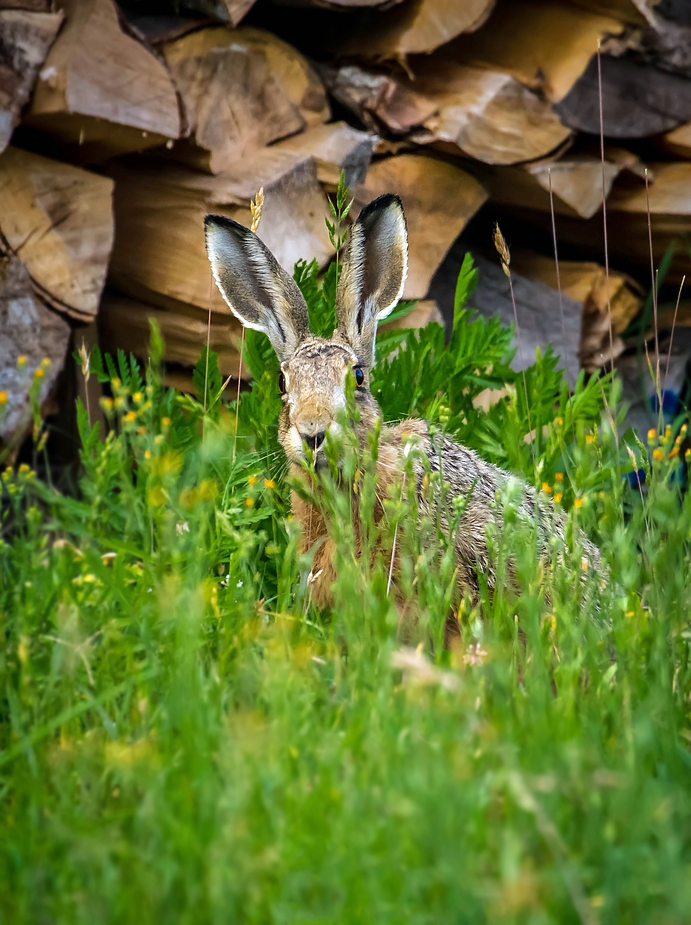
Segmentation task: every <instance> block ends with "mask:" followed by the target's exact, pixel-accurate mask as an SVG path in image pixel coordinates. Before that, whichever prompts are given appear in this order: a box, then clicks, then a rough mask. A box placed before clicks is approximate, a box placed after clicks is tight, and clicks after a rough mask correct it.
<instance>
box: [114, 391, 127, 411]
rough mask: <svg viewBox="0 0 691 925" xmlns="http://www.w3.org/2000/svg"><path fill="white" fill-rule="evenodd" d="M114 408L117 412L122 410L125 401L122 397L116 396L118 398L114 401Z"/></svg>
mask: <svg viewBox="0 0 691 925" xmlns="http://www.w3.org/2000/svg"><path fill="white" fill-rule="evenodd" d="M115 407H116V408H117V409H118V410H119V409H120V408H124V407H125V399H124V398H123V397H122V395H118V397H117V398H116V399H115Z"/></svg>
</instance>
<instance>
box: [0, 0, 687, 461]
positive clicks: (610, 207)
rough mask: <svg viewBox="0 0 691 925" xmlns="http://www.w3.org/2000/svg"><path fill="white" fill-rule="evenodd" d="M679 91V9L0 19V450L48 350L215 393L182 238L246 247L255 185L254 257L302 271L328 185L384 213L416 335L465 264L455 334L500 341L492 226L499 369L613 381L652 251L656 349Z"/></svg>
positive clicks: (368, 9) (263, 6)
mask: <svg viewBox="0 0 691 925" xmlns="http://www.w3.org/2000/svg"><path fill="white" fill-rule="evenodd" d="M598 49H599V54H598ZM690 77H691V14H689V9H688V4H686V3H685V2H683V0H660V2H658V3H656V2H655V0H295V4H293V3H292V2H291V0H256V2H254V3H253V0H179V2H178V0H122V3H121V4H120V5H118V4H117V3H116V0H1V2H0V152H1V153H0V440H1V441H4V442H5V443H7V442H8V441H10V440H12V439H15V440H16V439H17V435H18V434H21V433H22V430H23V429H26V424H27V421H28V413H29V400H28V391H27V382H29V381H31V377H32V376H34V375H35V372H36V371H37V370H41V372H40V373H38V376H39V378H40V383H39V387H38V394H39V397H40V399H41V400H42V401H45V400H47V398H48V396H49V395H50V394H51V391H52V390H53V389H54V387H55V384H56V382H57V380H58V376H59V374H60V370H61V369H62V367H63V365H64V363H65V358H66V356H67V355H68V352H69V349H70V343H72V345H73V346H79V345H80V344H81V342H82V339H84V338H86V339H87V341H90V342H93V341H94V339H95V338H96V337H98V339H100V342H101V344H102V345H103V346H104V347H105V348H106V349H108V350H114V349H115V348H117V347H122V348H124V349H125V350H127V351H131V352H133V353H134V354H135V355H137V356H139V357H142V358H145V357H146V352H147V343H148V338H149V319H150V318H155V319H156V321H157V322H158V325H159V327H160V329H161V332H162V334H163V337H164V340H165V344H166V359H167V360H168V363H169V368H170V371H171V376H172V377H173V378H174V379H175V377H176V376H177V380H176V381H182V382H184V380H185V376H186V375H189V368H190V367H191V366H192V365H193V364H194V363H195V362H196V360H197V359H198V357H199V353H200V350H201V348H202V346H203V345H204V344H205V343H206V342H207V340H208V341H209V342H210V345H211V347H212V348H213V349H215V350H216V351H217V352H218V354H219V361H220V366H221V370H222V372H223V373H224V374H225V375H226V376H237V375H238V372H239V369H240V362H239V340H238V333H239V328H238V325H237V323H236V322H235V320H234V318H233V317H232V316H231V315H230V313H229V311H228V308H227V306H226V305H225V303H224V302H223V301H222V299H221V298H220V295H219V294H218V292H217V290H216V288H215V287H214V286H213V285H212V280H211V276H210V272H209V266H208V262H207V260H206V256H205V252H204V239H203V233H202V220H203V217H204V215H205V213H206V212H209V211H212V212H217V213H220V214H223V215H226V216H229V217H232V218H234V219H236V220H238V221H240V222H243V223H244V224H247V225H249V224H250V208H249V207H250V202H251V200H252V198H253V197H254V196H255V194H256V192H257V190H258V189H259V188H260V187H263V190H264V200H265V201H264V208H263V213H262V218H261V224H260V227H259V234H260V237H262V239H263V240H264V241H265V242H266V244H267V245H268V246H269V247H270V248H271V249H272V250H273V252H274V253H275V254H276V256H277V258H278V259H279V261H280V262H281V263H282V265H283V266H284V267H285V268H286V269H289V270H291V269H292V267H293V264H294V263H295V261H296V260H297V259H298V258H307V259H312V258H314V259H316V260H317V261H318V263H319V264H320V266H325V265H326V264H328V262H329V261H330V260H331V259H332V257H333V248H332V244H331V242H330V240H329V236H328V233H327V229H326V225H325V218H326V217H327V216H328V215H329V208H328V199H327V197H328V196H329V195H330V194H331V193H332V192H333V191H334V189H335V187H336V184H337V182H338V178H339V175H340V173H341V171H342V170H343V171H345V175H346V180H347V182H348V185H349V186H350V189H351V191H352V193H353V195H354V197H355V207H354V208H353V210H352V212H351V215H352V216H354V215H356V214H357V211H358V210H359V209H360V208H362V206H363V205H365V204H366V203H367V202H368V201H370V200H371V199H372V198H374V197H375V196H377V195H379V194H381V193H383V192H389V191H395V192H397V193H399V195H400V196H401V197H402V199H403V203H404V206H405V209H406V214H407V218H408V223H409V232H410V273H409V276H408V282H407V285H406V291H405V293H404V295H405V297H407V298H411V299H418V300H423V305H422V307H421V309H420V310H419V311H418V312H416V313H415V314H414V316H413V322H412V323H417V324H419V323H424V322H425V321H426V320H429V319H430V318H431V317H439V314H438V312H439V310H441V314H442V315H444V316H445V317H447V318H448V316H449V311H450V306H451V304H452V292H453V283H454V281H455V274H456V271H457V269H458V266H459V264H460V261H461V260H462V257H463V254H464V253H465V251H466V250H470V251H472V253H473V254H474V256H475V258H476V261H477V263H478V265H479V267H480V270H481V274H480V287H479V289H478V292H477V294H476V297H475V298H476V303H475V304H476V307H477V309H478V310H479V311H480V312H483V313H485V314H492V313H495V312H499V313H500V314H502V316H504V317H506V319H507V321H512V320H513V317H514V308H513V304H512V302H511V295H510V293H509V291H508V281H506V277H505V276H504V274H503V273H502V271H501V268H500V266H499V263H498V261H497V259H496V255H493V254H492V251H491V246H490V245H491V234H490V230H491V225H492V223H493V222H494V221H499V223H500V224H501V226H502V229H503V231H504V234H505V237H506V238H507V240H508V241H509V243H510V244H511V245H513V246H514V250H513V251H512V261H511V271H512V274H513V279H512V281H513V283H514V286H513V288H514V294H515V297H516V311H517V314H518V321H519V325H520V327H521V330H522V332H525V333H524V334H523V352H524V353H525V354H526V356H525V357H521V358H519V359H518V361H519V362H529V361H530V360H531V357H532V356H534V348H535V346H543V347H544V346H545V344H546V343H547V342H548V341H551V342H552V343H553V344H554V346H555V349H556V350H557V351H558V352H560V353H561V354H562V361H563V363H564V366H565V368H566V370H567V372H568V373H569V376H570V377H571V378H572V379H573V378H575V376H576V375H577V373H578V370H579V368H585V369H587V370H590V371H592V370H596V369H597V368H598V367H601V366H604V365H606V364H607V365H609V364H610V363H611V362H613V361H614V360H616V359H617V357H619V356H620V355H622V354H623V353H624V352H625V350H626V347H627V341H626V337H625V332H626V331H627V328H629V329H630V326H631V321H632V319H634V318H635V317H636V315H637V314H639V312H640V310H641V306H642V302H643V295H644V292H645V290H646V287H647V288H650V284H651V253H650V242H651V240H652V255H653V263H654V266H655V267H660V265H661V264H662V265H663V268H664V274H663V278H662V279H661V280H660V281H659V283H660V291H659V297H660V306H659V307H660V312H659V320H660V324H661V325H662V326H663V327H664V325H667V327H670V326H671V315H672V313H671V312H670V311H667V310H666V309H665V304H666V302H665V300H666V298H667V292H668V291H669V292H671V291H672V290H673V289H674V287H678V286H679V284H680V282H681V279H682V277H683V275H684V274H685V273H686V272H687V267H688V265H689V247H688V244H687V239H686V235H687V234H688V232H689V231H691V79H690ZM601 130H602V145H601V138H600V136H601ZM603 198H604V199H605V200H606V209H607V212H606V220H607V221H606V223H607V244H608V250H607V258H608V266H607V268H605V267H604V259H605V235H604V225H605V223H604V222H603V210H602V203H603ZM649 219H650V234H649V226H648V220H649ZM555 242H556V243H558V247H559V258H560V259H559V263H558V265H557V263H556V262H555V259H554V245H555ZM665 255H667V259H665V260H663V257H665ZM673 301H674V300H673V299H672V302H673ZM677 323H678V324H685V323H691V311H689V310H688V308H687V307H686V306H685V305H684V302H683V298H682V306H681V309H680V310H679V312H678V313H677ZM531 352H532V353H531ZM45 357H47V358H48V359H49V360H50V361H51V362H50V363H49V364H48V363H45V362H43V361H44V358H45Z"/></svg>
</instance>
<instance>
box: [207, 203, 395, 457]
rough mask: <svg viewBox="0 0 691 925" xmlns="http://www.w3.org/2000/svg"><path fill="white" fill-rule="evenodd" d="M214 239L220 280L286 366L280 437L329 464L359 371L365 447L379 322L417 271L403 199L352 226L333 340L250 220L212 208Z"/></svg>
mask: <svg viewBox="0 0 691 925" xmlns="http://www.w3.org/2000/svg"><path fill="white" fill-rule="evenodd" d="M205 227H206V246H207V251H208V254H209V260H210V261H211V267H212V270H213V274H214V278H215V280H216V284H217V285H218V288H219V289H220V291H221V294H222V296H223V298H224V299H225V301H226V302H227V303H228V306H229V307H230V310H231V311H232V312H233V314H234V315H236V316H237V317H238V318H239V319H240V321H241V322H242V323H243V324H244V325H245V326H246V327H248V328H252V329H253V330H255V331H263V332H264V333H265V334H266V335H267V337H268V338H269V340H270V341H271V345H272V346H273V348H274V350H275V351H276V354H277V356H278V359H279V362H280V364H281V371H280V373H279V388H280V389H281V392H282V394H283V410H282V412H281V421H280V439H281V443H282V444H283V448H284V449H285V451H286V455H287V457H288V459H289V460H290V461H291V462H296V463H298V462H300V461H302V460H304V459H305V448H306V447H309V448H310V449H311V450H312V451H313V452H314V454H315V463H316V464H317V465H323V464H324V462H325V460H324V453H323V443H324V439H325V436H326V433H327V432H330V433H332V434H337V433H338V427H339V425H338V423H337V418H338V417H339V416H340V415H341V414H342V413H343V411H344V409H345V408H346V381H347V377H348V376H349V375H352V376H354V378H355V400H356V404H357V407H358V410H359V411H360V422H359V424H358V425H357V431H356V432H357V434H358V438H359V440H360V442H361V444H363V445H364V441H365V439H366V434H367V431H368V430H370V429H371V428H372V427H373V426H374V425H375V424H376V422H377V419H378V417H379V413H380V412H379V406H378V405H377V403H376V401H375V399H374V398H373V397H372V394H371V393H370V391H369V377H370V370H371V368H372V364H373V363H374V345H375V337H376V331H377V322H378V321H379V320H380V319H381V318H385V317H386V316H387V315H388V314H389V313H390V312H391V311H392V309H393V308H394V307H395V305H396V303H397V302H398V300H399V298H400V297H401V294H402V292H403V284H404V283H405V278H406V274H407V269H408V236H407V231H406V223H405V216H404V214H403V207H402V206H401V202H400V200H399V199H398V197H397V196H392V195H388V196H381V197H380V198H379V199H376V200H375V201H374V202H372V203H370V205H368V206H367V207H366V208H364V209H363V210H362V212H361V213H360V216H359V218H358V220H357V222H355V224H354V225H353V226H352V228H351V229H350V234H349V236H348V243H347V244H346V247H345V252H344V257H343V268H342V271H341V278H340V280H339V284H338V291H337V295H336V317H337V321H338V326H337V328H336V330H335V331H334V333H333V336H332V338H331V340H325V339H323V338H320V337H314V336H313V335H312V334H311V333H310V329H309V318H308V316H307V305H306V304H305V300H304V299H303V297H302V294H301V292H300V290H299V289H298V287H297V285H296V283H295V282H294V280H293V279H291V277H290V276H288V274H287V273H285V272H284V270H282V269H281V267H280V266H279V265H278V262H277V261H276V259H275V257H274V256H273V254H272V253H271V252H270V251H269V250H268V249H267V248H266V247H265V245H264V244H263V243H262V242H261V241H260V240H259V238H258V237H257V236H256V235H255V234H253V233H252V232H251V231H248V230H247V228H245V227H244V226H243V225H239V224H238V223H237V222H234V221H231V220H230V219H227V218H222V217H221V216H218V215H207V217H206V221H205Z"/></svg>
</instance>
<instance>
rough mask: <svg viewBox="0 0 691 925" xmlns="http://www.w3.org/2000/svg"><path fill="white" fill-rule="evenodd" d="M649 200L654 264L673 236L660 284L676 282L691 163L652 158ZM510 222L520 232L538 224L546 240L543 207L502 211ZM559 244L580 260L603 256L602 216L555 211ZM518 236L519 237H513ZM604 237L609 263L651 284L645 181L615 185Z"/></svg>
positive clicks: (687, 220)
mask: <svg viewBox="0 0 691 925" xmlns="http://www.w3.org/2000/svg"><path fill="white" fill-rule="evenodd" d="M649 173H650V178H651V181H652V182H650V184H649V201H650V217H651V230H652V241H653V259H654V263H655V266H656V267H659V266H660V262H661V260H662V258H663V256H664V254H665V251H666V250H667V248H668V246H669V245H670V243H671V242H672V241H676V251H675V254H674V257H673V259H672V262H671V265H670V268H669V271H668V273H667V276H666V277H665V280H664V284H665V285H668V286H671V287H675V288H676V287H678V286H679V284H680V282H681V278H682V276H684V275H686V276H688V275H689V257H688V249H687V246H686V244H685V242H684V236H685V235H688V234H689V232H691V193H690V191H691V163H688V162H681V163H654V164H651V165H650V171H649ZM507 215H508V217H509V220H512V221H513V222H514V226H513V232H512V233H513V234H516V236H518V234H520V235H521V236H523V237H524V236H525V234H526V227H530V226H532V228H533V230H535V229H540V230H541V231H542V233H543V234H544V239H545V240H546V241H549V240H551V233H552V232H551V218H550V215H549V213H548V212H538V211H537V210H530V209H528V208H527V207H520V208H515V207H511V209H510V210H509V211H508V212H507ZM557 234H558V237H559V247H560V249H561V248H562V245H565V246H566V245H568V246H569V248H570V252H571V253H574V252H576V253H578V254H579V256H580V257H581V258H583V259H595V260H599V259H601V258H602V253H603V247H604V239H603V224H602V215H595V216H593V218H591V219H588V220H583V219H580V218H572V217H569V216H567V215H565V214H564V215H560V217H559V220H558V222H557ZM517 239H518V237H517ZM607 240H608V247H609V256H610V264H611V265H613V266H617V267H618V268H620V269H623V270H626V271H627V272H629V273H631V275H633V276H634V277H636V278H637V279H640V280H641V281H642V282H643V283H644V285H645V286H646V288H649V287H650V245H649V238H648V217H647V207H646V192H645V185H644V184H642V183H640V181H639V182H637V183H636V184H635V185H631V184H621V186H620V185H619V184H615V186H614V188H613V190H612V192H611V193H610V196H609V199H608V200H607Z"/></svg>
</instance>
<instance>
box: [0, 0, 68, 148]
mask: <svg viewBox="0 0 691 925" xmlns="http://www.w3.org/2000/svg"><path fill="white" fill-rule="evenodd" d="M62 18H63V17H62V13H40V12H39V13H35V12H26V11H24V10H0V152H2V151H4V150H5V148H6V147H7V145H8V144H9V142H10V138H11V137H12V132H13V131H14V128H15V126H16V125H17V122H18V121H19V116H20V114H21V112H22V110H23V109H24V107H25V106H26V104H27V103H28V102H29V97H30V95H31V91H32V90H33V88H34V84H35V82H36V78H37V76H38V71H39V68H40V67H41V65H42V64H43V62H44V60H45V57H46V55H47V54H48V49H49V48H50V46H51V45H52V44H53V42H54V40H55V36H56V35H57V33H58V29H59V28H60V25H61V23H62Z"/></svg>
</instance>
